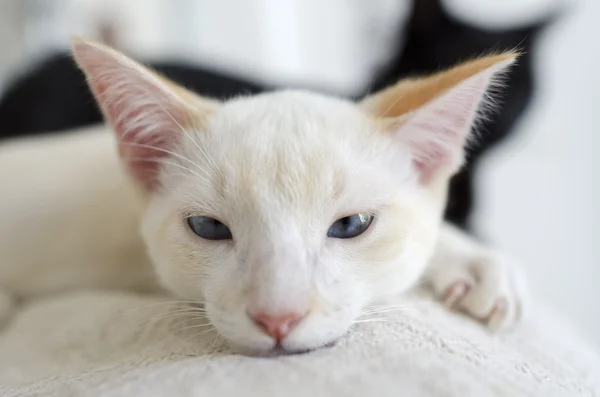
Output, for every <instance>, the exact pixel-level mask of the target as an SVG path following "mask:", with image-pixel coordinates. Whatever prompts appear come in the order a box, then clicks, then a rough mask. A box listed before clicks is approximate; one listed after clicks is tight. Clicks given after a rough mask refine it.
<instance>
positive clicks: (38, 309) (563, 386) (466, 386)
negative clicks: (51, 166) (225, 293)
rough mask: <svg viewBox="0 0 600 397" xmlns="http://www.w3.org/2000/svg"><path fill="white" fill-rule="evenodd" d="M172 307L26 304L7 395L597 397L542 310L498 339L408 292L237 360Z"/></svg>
mask: <svg viewBox="0 0 600 397" xmlns="http://www.w3.org/2000/svg"><path fill="white" fill-rule="evenodd" d="M169 302H172V299H170V298H163V297H155V296H139V295H133V294H125V293H115V292H79V293H72V294H66V295H62V296H57V297H53V298H49V299H46V300H45V301H38V302H33V303H31V304H29V305H27V306H26V307H23V308H22V309H21V311H20V312H19V313H18V314H17V316H16V317H15V318H14V319H13V320H12V321H11V323H10V324H9V325H8V326H7V327H6V328H5V329H4V330H3V331H2V334H0V395H2V396H7V397H8V396H38V395H39V396H61V397H65V396H121V395H124V396H145V397H152V396H157V397H158V396H160V397H171V396H192V395H193V396H211V397H214V396H242V395H243V396H260V397H265V396H361V397H363V396H395V397H396V396H403V397H404V396H420V397H427V396H436V397H437V396H461V397H467V396H476V397H483V396H544V397H546V396H569V397H575V396H599V395H600V358H599V356H598V355H597V353H596V352H594V351H593V349H592V348H591V347H590V346H589V345H587V344H586V343H585V342H584V341H582V340H581V339H580V337H579V336H578V335H577V334H576V333H575V332H574V331H573V330H571V329H570V327H569V326H568V325H567V324H565V323H564V322H563V321H562V320H560V319H558V318H557V317H555V316H553V315H552V314H551V313H550V312H548V311H542V309H536V314H535V315H534V317H533V318H532V319H531V320H530V321H528V322H527V323H526V324H523V325H522V326H520V327H519V328H518V329H516V330H514V331H513V332H511V333H506V334H501V335H495V336H492V335H490V334H489V333H488V332H487V331H486V330H485V329H484V328H483V327H481V326H480V325H479V324H477V323H476V322H474V321H472V320H470V319H468V318H465V317H462V316H457V315H454V314H450V313H448V312H446V311H445V310H444V309H443V308H442V307H441V306H439V305H438V304H437V303H435V302H431V301H430V300H429V299H427V298H426V297H423V296H422V295H418V296H417V295H413V296H410V297H407V298H405V299H403V300H402V301H401V302H402V303H399V304H398V306H397V307H396V309H397V310H391V309H390V310H389V311H388V312H387V313H382V314H378V315H373V316H372V317H371V318H370V319H369V321H364V322H361V323H358V324H356V325H355V326H354V328H353V329H352V330H351V332H349V334H348V335H347V336H346V337H344V338H342V339H341V340H339V341H338V342H337V343H336V344H335V345H334V346H333V347H330V348H324V349H320V350H316V351H313V352H310V353H307V354H300V355H291V356H279V357H270V358H255V357H246V356H242V355H236V354H231V352H230V350H229V349H228V348H227V347H226V346H225V344H223V343H222V341H221V339H220V338H219V337H218V336H217V334H216V333H215V332H214V331H213V330H211V329H210V328H211V327H210V326H209V325H206V323H204V322H203V321H204V320H202V319H194V318H193V317H191V316H190V314H189V313H188V314H185V313H186V312H185V311H183V310H182V308H184V306H180V305H178V304H174V303H169ZM196 313H198V312H196Z"/></svg>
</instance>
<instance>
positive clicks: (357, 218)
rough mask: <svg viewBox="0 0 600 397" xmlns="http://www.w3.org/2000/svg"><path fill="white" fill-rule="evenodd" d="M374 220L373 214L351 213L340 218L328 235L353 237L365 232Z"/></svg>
mask: <svg viewBox="0 0 600 397" xmlns="http://www.w3.org/2000/svg"><path fill="white" fill-rule="evenodd" d="M371 222H373V215H371V214H366V213H362V214H356V215H350V216H347V217H345V218H342V219H338V220H337V221H335V222H334V223H333V225H331V227H330V228H329V230H328V231H327V237H331V238H353V237H356V236H360V235H361V234H363V233H364V232H365V231H366V230H367V229H368V228H369V226H370V225H371Z"/></svg>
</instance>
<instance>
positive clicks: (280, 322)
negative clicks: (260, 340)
mask: <svg viewBox="0 0 600 397" xmlns="http://www.w3.org/2000/svg"><path fill="white" fill-rule="evenodd" d="M304 316H305V315H302V314H298V313H287V314H283V315H281V316H272V315H269V314H265V313H261V312H258V313H250V318H252V320H253V321H254V322H255V323H256V325H258V326H259V327H260V328H261V329H262V330H263V331H264V332H265V333H266V334H267V335H269V336H271V337H272V338H274V339H275V340H277V342H281V341H282V340H283V339H285V337H286V336H288V335H289V333H290V332H292V330H293V329H294V327H295V326H296V325H298V323H299V322H300V321H301V320H302V319H303V318H304Z"/></svg>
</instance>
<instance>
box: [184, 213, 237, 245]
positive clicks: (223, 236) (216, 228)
mask: <svg viewBox="0 0 600 397" xmlns="http://www.w3.org/2000/svg"><path fill="white" fill-rule="evenodd" d="M187 223H188V225H189V226H190V229H192V231H193V232H194V233H195V234H196V235H197V236H199V237H202V238H204V239H206V240H231V239H232V238H233V237H232V236H231V230H229V228H228V227H227V226H225V225H224V224H223V223H221V222H219V221H218V220H216V219H213V218H209V217H208V216H190V217H189V218H187Z"/></svg>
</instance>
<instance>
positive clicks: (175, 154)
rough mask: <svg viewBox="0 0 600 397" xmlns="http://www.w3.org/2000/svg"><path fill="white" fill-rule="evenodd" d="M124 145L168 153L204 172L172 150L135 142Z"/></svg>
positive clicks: (198, 166)
mask: <svg viewBox="0 0 600 397" xmlns="http://www.w3.org/2000/svg"><path fill="white" fill-rule="evenodd" d="M123 145H126V146H133V147H141V148H146V149H152V150H157V151H159V152H163V153H167V154H170V155H172V156H175V157H177V158H180V159H182V160H185V161H187V162H188V163H190V164H192V165H193V166H195V167H196V168H198V169H199V170H201V171H204V168H202V167H200V165H198V164H197V163H195V162H193V161H192V160H190V159H188V158H187V157H185V156H182V155H181V154H179V153H175V152H173V151H171V150H167V149H163V148H160V147H157V146H153V145H146V144H143V143H135V142H130V143H123Z"/></svg>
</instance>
